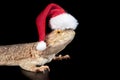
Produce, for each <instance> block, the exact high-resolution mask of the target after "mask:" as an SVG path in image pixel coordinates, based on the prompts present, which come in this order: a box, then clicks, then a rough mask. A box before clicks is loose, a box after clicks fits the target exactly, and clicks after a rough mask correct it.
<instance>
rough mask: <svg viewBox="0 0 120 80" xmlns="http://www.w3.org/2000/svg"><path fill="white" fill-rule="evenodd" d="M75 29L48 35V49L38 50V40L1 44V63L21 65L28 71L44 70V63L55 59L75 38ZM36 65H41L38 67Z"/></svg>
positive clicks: (53, 32) (57, 31)
mask: <svg viewBox="0 0 120 80" xmlns="http://www.w3.org/2000/svg"><path fill="white" fill-rule="evenodd" d="M74 36H75V32H74V31H73V30H54V31H52V32H51V33H50V34H48V35H47V36H46V43H47V49H45V50H44V51H38V50H36V46H37V43H38V42H33V43H26V44H15V45H6V46H0V65H7V66H20V67H21V68H22V69H25V70H28V71H33V72H35V71H44V70H45V69H48V66H44V64H46V63H48V62H50V61H51V60H52V59H55V55H56V54H57V53H59V52H60V51H62V50H63V49H64V48H65V47H66V46H67V45H68V44H69V43H70V42H71V41H72V40H73V39H74ZM36 65H41V66H40V67H36Z"/></svg>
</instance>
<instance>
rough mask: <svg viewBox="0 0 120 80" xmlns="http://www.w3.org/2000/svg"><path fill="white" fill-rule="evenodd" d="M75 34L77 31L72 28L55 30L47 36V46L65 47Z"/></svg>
mask: <svg viewBox="0 0 120 80" xmlns="http://www.w3.org/2000/svg"><path fill="white" fill-rule="evenodd" d="M74 36H75V31H74V30H72V29H67V30H54V31H52V32H51V33H50V34H49V35H48V36H47V37H46V42H47V46H48V47H54V48H60V47H62V48H64V47H65V46H67V45H68V44H69V43H70V42H71V41H72V40H73V39H74Z"/></svg>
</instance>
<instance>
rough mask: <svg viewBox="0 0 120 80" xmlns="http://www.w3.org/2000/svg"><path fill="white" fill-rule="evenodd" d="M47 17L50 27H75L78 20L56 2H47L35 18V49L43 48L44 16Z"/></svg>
mask: <svg viewBox="0 0 120 80" xmlns="http://www.w3.org/2000/svg"><path fill="white" fill-rule="evenodd" d="M47 17H49V18H50V20H49V24H50V28H51V29H53V30H54V29H62V30H64V29H76V27H77V25H78V22H77V20H76V19H75V18H74V17H73V16H72V15H70V14H68V13H66V12H65V10H64V9H63V8H62V7H60V6H59V5H57V4H54V3H51V4H49V5H48V6H47V7H46V8H45V9H44V10H43V11H42V12H41V13H40V14H39V15H38V16H37V18H36V25H37V28H38V34H39V43H38V45H37V47H36V48H37V50H40V51H42V50H45V49H46V43H45V41H44V40H45V27H46V18H47Z"/></svg>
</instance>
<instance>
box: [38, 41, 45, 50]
mask: <svg viewBox="0 0 120 80" xmlns="http://www.w3.org/2000/svg"><path fill="white" fill-rule="evenodd" d="M36 49H37V50H40V51H43V50H45V49H46V43H45V42H44V41H40V42H39V43H38V45H37V47H36Z"/></svg>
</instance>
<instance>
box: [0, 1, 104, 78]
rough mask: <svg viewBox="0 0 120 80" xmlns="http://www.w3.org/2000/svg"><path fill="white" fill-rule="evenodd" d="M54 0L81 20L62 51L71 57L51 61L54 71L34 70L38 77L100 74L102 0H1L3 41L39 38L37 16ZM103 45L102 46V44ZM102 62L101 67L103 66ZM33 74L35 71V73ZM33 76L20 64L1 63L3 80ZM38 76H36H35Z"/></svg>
mask: <svg viewBox="0 0 120 80" xmlns="http://www.w3.org/2000/svg"><path fill="white" fill-rule="evenodd" d="M51 2H54V3H57V4H59V5H60V6H62V7H63V8H64V9H65V10H66V11H67V12H68V13H70V14H72V15H73V16H74V17H75V18H76V19H77V20H78V22H79V25H78V27H77V29H76V30H75V31H76V36H75V38H74V40H73V41H72V42H71V43H70V44H69V45H68V46H67V47H66V48H65V49H64V50H63V51H62V52H60V53H61V54H63V55H64V54H70V56H71V59H70V60H63V61H53V62H51V63H48V65H49V66H50V69H51V71H50V72H46V74H47V76H46V75H43V74H42V73H38V74H36V73H33V76H36V77H38V76H39V75H40V76H43V77H44V76H45V78H46V79H43V77H42V78H41V79H40V78H37V79H36V80H65V79H67V80H68V79H70V80H80V79H81V78H84V79H85V78H89V79H90V78H92V79H93V78H95V76H100V75H101V74H98V73H99V71H101V70H102V67H103V66H101V65H99V64H100V62H99V60H98V59H99V58H100V57H99V56H101V55H100V52H101V50H98V48H99V47H100V46H99V45H100V44H101V43H102V40H101V38H100V37H101V36H100V34H101V33H99V32H100V29H101V28H102V27H101V23H103V21H101V20H100V19H102V14H103V12H101V10H100V7H99V6H98V5H99V2H94V3H93V2H92V1H84V0H31V1H25V0H16V1H13V0H9V1H6V0H5V1H4V2H3V1H2V2H0V4H1V5H0V45H8V44H16V43H26V42H35V41H37V40H38V34H37V29H36V25H35V18H36V16H37V15H38V14H39V13H40V12H41V11H42V10H43V9H44V8H45V6H47V4H49V3H51ZM100 49H102V48H100ZM100 66H101V67H100ZM31 74H32V73H31ZM5 79H10V80H21V79H23V80H30V77H27V76H26V75H24V74H23V72H22V71H21V69H20V68H19V67H5V66H1V67H0V80H5ZM33 80H35V79H33Z"/></svg>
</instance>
